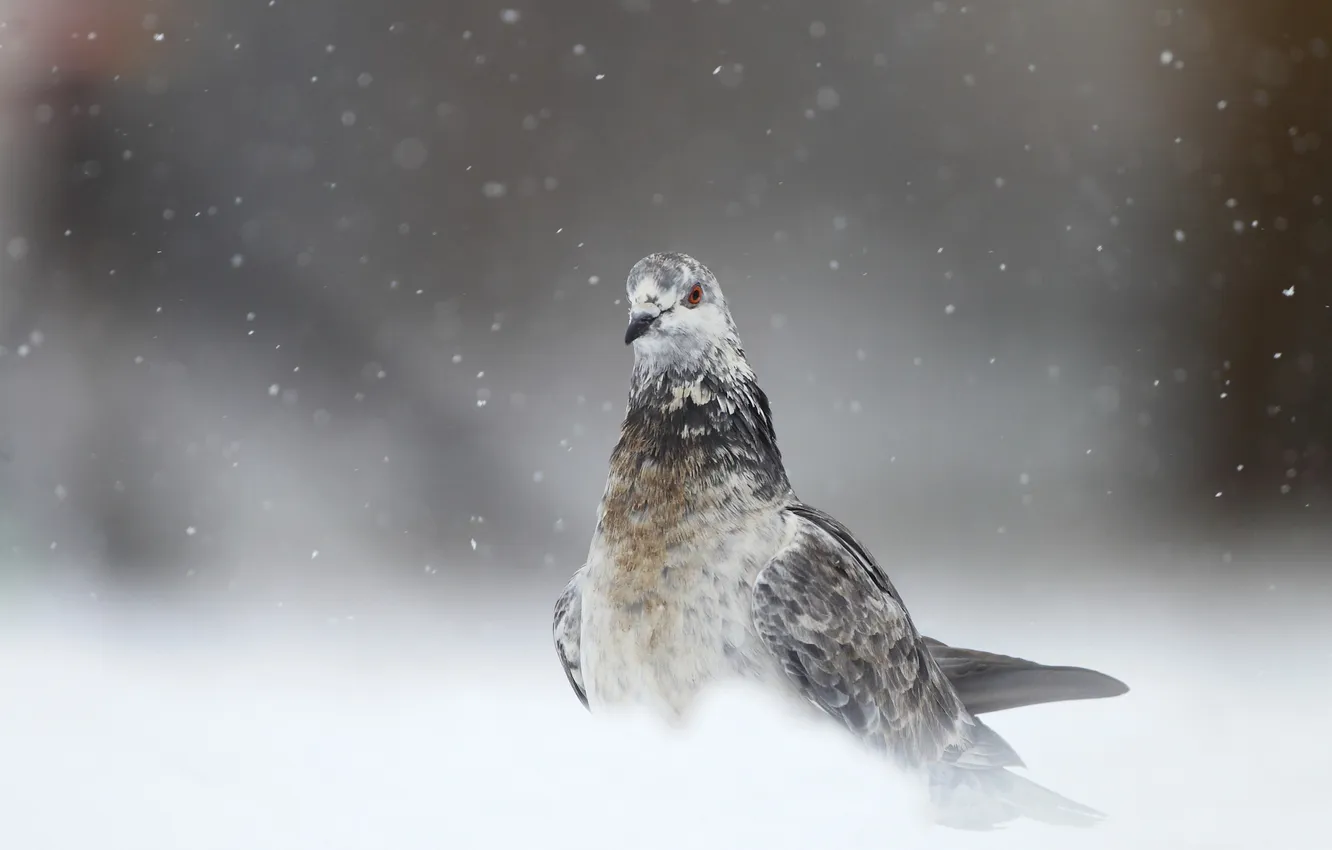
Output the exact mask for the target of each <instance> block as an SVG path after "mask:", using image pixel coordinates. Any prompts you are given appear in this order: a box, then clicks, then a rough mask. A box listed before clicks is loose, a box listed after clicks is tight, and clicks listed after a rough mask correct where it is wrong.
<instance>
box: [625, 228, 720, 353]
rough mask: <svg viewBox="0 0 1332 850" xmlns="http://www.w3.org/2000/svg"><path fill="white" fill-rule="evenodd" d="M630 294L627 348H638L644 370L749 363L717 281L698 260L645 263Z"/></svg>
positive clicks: (659, 258) (657, 257)
mask: <svg viewBox="0 0 1332 850" xmlns="http://www.w3.org/2000/svg"><path fill="white" fill-rule="evenodd" d="M625 288H626V290H627V292H628V295H629V328H628V330H626V331H625V334H624V342H625V344H626V345H633V347H634V356H635V359H636V360H637V361H638V362H639V363H640V364H644V365H649V366H652V367H658V368H660V369H661V370H663V371H665V370H685V371H692V370H694V369H697V368H699V367H704V366H706V365H707V364H708V362H709V361H715V360H717V359H719V358H722V359H729V357H730V356H739V357H741V358H743V354H741V352H740V340H739V337H738V335H737V334H736V329H735V322H734V321H733V320H732V319H731V313H730V311H729V310H727V309H726V299H725V297H724V296H723V295H722V291H721V287H720V286H718V285H717V278H716V276H715V275H713V273H712V272H711V271H710V270H709V269H708V267H707V266H705V265H703V264H702V263H700V262H699V261H698V260H695V259H694V258H693V257H690V256H688V255H687V254H670V253H666V254H651V255H649V256H647V257H644V258H643V259H641V260H639V261H638V262H637V263H635V264H634V267H633V269H631V270H630V272H629V280H628V282H627V283H626V284H625ZM656 370H657V369H655V368H654V369H653V371H656Z"/></svg>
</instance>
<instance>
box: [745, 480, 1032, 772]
mask: <svg viewBox="0 0 1332 850" xmlns="http://www.w3.org/2000/svg"><path fill="white" fill-rule="evenodd" d="M789 512H790V513H791V514H792V516H793V520H794V521H795V523H796V526H795V533H794V535H793V537H792V538H791V540H790V542H789V543H788V544H787V545H786V546H785V547H783V548H782V549H781V550H780V551H779V552H778V553H777V555H776V556H775V557H773V559H772V560H771V561H770V562H769V563H768V564H767V565H766V566H765V567H764V568H763V570H762V571H761V572H760V573H759V575H758V577H757V579H756V580H755V583H754V607H753V610H754V615H753V616H754V624H755V629H756V631H757V632H758V634H759V637H760V638H761V639H762V640H763V642H764V644H765V645H766V646H767V647H768V649H769V650H770V651H771V652H772V653H773V654H774V655H775V656H776V657H777V659H778V660H779V662H780V663H781V665H782V668H783V669H784V670H785V671H786V673H787V675H788V676H789V677H790V678H791V680H792V682H793V683H794V684H795V685H796V687H797V688H798V689H799V691H800V692H801V693H802V694H803V695H804V696H805V697H806V698H807V699H808V700H810V701H811V702H813V703H814V704H815V705H817V706H818V707H820V708H822V709H823V710H824V711H825V712H827V713H828V714H829V715H831V716H832V717H834V718H836V719H837V720H839V721H841V722H842V723H843V724H844V725H845V726H847V727H848V728H849V729H850V730H851V731H852V732H853V733H854V734H855V735H856V736H857V737H859V738H860V739H861V740H862V741H864V742H866V743H867V744H869V745H870V746H872V747H874V748H876V749H879V750H882V751H884V752H886V753H888V754H889V755H891V756H892V757H893V758H894V759H895V760H896V761H898V762H899V763H900V764H902V765H904V766H908V767H922V766H927V765H931V764H934V763H937V762H940V761H942V762H947V763H952V764H955V765H957V766H959V767H968V768H970V767H975V768H993V767H1002V766H1009V765H1020V764H1021V760H1020V759H1019V758H1018V756H1017V754H1016V753H1015V752H1013V749H1012V748H1011V747H1010V746H1009V745H1008V744H1007V743H1006V742H1005V741H1004V740H1003V739H1002V738H1001V737H999V735H998V734H996V733H995V732H993V731H992V730H990V729H988V728H987V727H984V726H982V725H981V724H980V723H979V721H977V720H975V719H974V718H973V717H971V715H970V714H969V713H968V712H967V710H966V707H965V706H964V705H963V703H962V701H961V699H960V698H959V697H958V695H957V693H956V692H955V691H954V690H953V687H952V685H951V684H950V683H949V681H948V679H947V677H946V676H945V675H944V674H943V672H942V671H941V670H940V668H939V665H938V664H937V663H936V662H935V660H934V658H933V657H932V656H931V654H930V650H929V648H928V647H927V646H926V644H925V642H924V640H923V639H922V638H921V636H920V634H919V633H918V632H917V631H916V628H915V625H914V624H913V623H912V621H911V617H910V615H909V614H908V613H907V610H906V607H905V605H903V603H902V600H901V597H900V596H899V595H898V594H897V591H896V590H895V589H894V588H893V586H892V582H891V581H890V580H889V579H888V576H887V574H886V573H885V572H884V571H883V569H882V568H881V567H879V566H878V564H876V563H875V562H874V560H873V559H872V558H871V557H870V555H869V553H868V552H866V551H865V549H864V547H863V546H861V545H860V544H859V543H858V542H856V540H855V537H854V536H853V535H852V534H851V532H850V531H849V530H847V528H846V527H845V526H843V525H842V524H841V523H839V522H838V521H837V520H836V519H834V518H832V517H831V516H829V515H827V514H825V513H823V512H822V511H818V510H817V509H815V508H811V507H809V506H805V505H801V506H797V507H793V508H790V509H789Z"/></svg>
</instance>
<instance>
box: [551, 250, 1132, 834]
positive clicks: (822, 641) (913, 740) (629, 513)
mask: <svg viewBox="0 0 1332 850" xmlns="http://www.w3.org/2000/svg"><path fill="white" fill-rule="evenodd" d="M626 288H627V292H628V302H629V325H628V328H627V330H626V332H625V336H624V341H625V344H626V345H632V346H633V351H634V366H633V371H632V375H631V379H630V391H629V401H628V406H627V409H626V412H625V417H624V421H623V424H622V425H621V429H620V435H619V440H618V442H617V443H616V445H615V447H614V449H613V450H612V452H611V456H610V470H609V474H608V476H607V481H606V489H605V492H604V493H603V495H602V498H601V503H600V505H599V507H598V510H597V521H596V528H595V531H594V532H593V535H592V542H591V545H590V547H589V550H588V555H587V562H586V563H585V564H584V565H583V567H582V568H581V569H580V570H578V572H577V573H576V574H575V575H574V576H573V578H572V579H571V580H570V581H569V583H568V584H567V585H566V587H565V589H564V591H563V593H561V594H560V596H559V597H558V599H557V601H556V603H555V610H554V621H553V627H552V628H553V634H554V641H555V647H556V651H557V654H558V656H559V658H560V661H561V663H562V665H563V667H564V671H565V674H566V675H567V677H568V679H569V683H570V685H571V686H572V688H573V690H574V692H575V694H576V695H577V696H578V698H579V699H580V700H581V701H582V702H583V704H584V706H586V707H587V708H588V709H589V710H591V711H593V712H597V711H601V710H609V709H611V708H612V707H615V706H627V705H633V706H644V707H648V708H649V709H651V710H654V711H656V712H658V713H660V715H661V716H662V717H663V718H665V720H666V721H667V722H669V723H672V724H676V725H678V724H681V723H683V722H684V721H685V719H686V717H687V714H688V711H689V709H690V707H691V705H692V704H694V702H695V700H696V699H697V698H698V697H699V696H700V694H702V692H703V691H704V690H705V689H706V688H707V687H708V686H709V685H711V684H713V683H717V682H722V681H725V680H732V679H744V680H749V681H751V682H757V683H759V684H760V685H761V686H762V687H763V688H765V689H766V690H768V691H771V692H773V693H775V694H778V695H781V696H782V697H783V698H786V699H788V700H790V701H791V702H792V703H794V704H799V705H801V706H804V707H805V708H807V709H812V710H813V711H814V712H816V713H817V712H821V713H822V715H824V716H825V717H826V718H830V719H831V720H832V721H834V722H836V723H839V724H840V725H841V726H843V727H844V728H845V729H846V730H847V731H849V732H850V733H851V734H852V735H854V736H855V737H856V738H857V739H858V740H859V741H860V742H861V743H862V744H863V745H865V746H866V747H867V748H868V749H870V750H871V751H873V752H876V753H878V754H880V755H881V756H883V757H885V759H886V760H887V761H888V762H890V763H891V764H893V765H895V766H897V767H898V768H900V769H902V770H905V771H909V772H912V773H914V775H917V776H920V777H922V779H923V780H924V782H925V784H926V786H927V788H928V790H929V798H930V801H931V810H932V812H933V814H934V819H935V821H936V822H937V823H939V824H942V825H944V826H949V827H954V828H958V829H973V830H986V829H992V828H995V827H997V826H999V825H1002V824H1004V823H1006V822H1009V821H1012V820H1015V819H1017V818H1021V817H1026V818H1031V819H1034V820H1037V821H1042V822H1045V823H1049V824H1057V825H1067V826H1090V825H1092V824H1094V823H1096V822H1098V821H1100V820H1102V819H1103V818H1104V815H1103V814H1101V813H1100V812H1098V811H1097V810H1095V809H1092V808H1090V807H1088V806H1085V805H1083V804H1081V803H1077V802H1075V801H1073V800H1070V799H1067V798H1065V797H1063V796H1061V795H1059V794H1057V793H1055V792H1053V791H1050V790H1048V789H1046V788H1044V787H1042V786H1040V785H1038V784H1036V783H1035V782H1032V781H1031V780H1028V779H1026V778H1025V777H1023V776H1021V775H1019V774H1017V773H1014V772H1013V771H1012V770H1010V768H1014V767H1023V766H1024V765H1023V763H1022V760H1021V758H1020V757H1019V756H1018V754H1017V753H1016V752H1015V751H1014V750H1013V748H1012V747H1011V746H1010V745H1009V744H1008V742H1007V741H1005V740H1004V739H1003V738H1001V737H1000V736H999V734H998V733H996V732H995V731H994V730H992V729H991V728H990V727H988V726H986V725H985V724H984V723H982V722H981V721H980V719H978V717H977V715H978V714H981V713H984V712H988V711H998V710H1002V709H1006V708H1013V707H1017V706H1021V705H1029V704H1035V703H1042V702H1051V701H1058V700H1067V699H1089V698H1099V697H1106V696H1114V695H1117V694H1121V693H1124V692H1125V691H1127V690H1128V689H1127V687H1126V686H1125V685H1124V684H1123V683H1122V682H1119V681H1118V680H1116V679H1114V678H1112V677H1109V676H1105V675H1104V674H1101V673H1097V672H1095V671H1092V670H1086V669H1082V668H1072V667H1048V666H1045V665H1041V664H1036V663H1034V662H1031V661H1027V660H1025V659H1021V658H1014V657H1010V656H1004V655H996V654H993V653H985V652H979V651H976V650H969V649H962V648H957V647H952V646H949V645H947V644H945V643H942V642H940V641H937V640H934V639H932V638H927V637H924V636H923V635H921V634H920V632H919V631H917V629H916V626H915V624H914V622H913V620H912V617H911V615H910V613H908V611H907V607H906V604H905V603H904V602H903V600H902V596H901V595H900V594H899V593H898V591H897V589H896V588H895V587H894V586H893V583H892V581H891V580H889V578H888V574H887V573H886V572H885V571H884V569H883V568H882V567H881V566H880V565H879V564H878V562H877V561H875V559H874V557H873V556H872V555H871V554H870V552H869V551H868V550H867V549H866V548H865V546H864V545H863V544H862V543H861V542H860V541H859V540H858V539H857V538H856V537H855V535H854V534H852V532H851V531H850V530H849V529H848V528H847V527H846V526H845V525H843V524H842V523H841V522H839V521H838V520H837V519H836V518H835V517H833V516H832V515H830V514H828V513H826V512H824V511H822V510H819V509H818V508H815V507H812V506H810V505H807V504H805V503H804V502H802V501H800V499H799V498H798V497H797V496H796V495H795V492H794V490H793V489H792V486H791V484H790V481H789V480H788V478H787V474H786V468H785V465H784V464H783V461H782V455H781V452H780V450H779V449H778V446H777V438H776V433H775V431H774V428H773V421H772V412H771V409H770V407H769V404H768V398H767V396H766V395H765V394H764V392H763V390H762V389H761V388H760V387H759V384H758V381H757V379H756V377H755V373H754V370H753V369H752V368H751V366H750V364H749V361H748V359H747V358H746V356H745V353H744V350H743V348H742V347H741V344H740V338H739V335H738V333H737V330H736V325H735V322H734V320H733V319H732V318H731V313H730V311H729V309H728V308H727V304H726V299H725V296H724V295H723V294H722V290H721V288H720V286H719V285H718V283H717V278H716V276H715V275H714V274H713V273H712V272H711V271H710V270H709V269H708V268H707V267H706V266H704V265H703V264H702V263H700V262H699V261H697V260H695V259H694V258H692V257H690V256H688V255H686V254H680V253H657V254H652V255H650V256H647V257H645V258H643V259H642V260H640V261H639V262H638V263H636V264H635V265H634V267H633V269H632V270H631V271H630V273H629V277H628V281H627V284H626Z"/></svg>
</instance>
